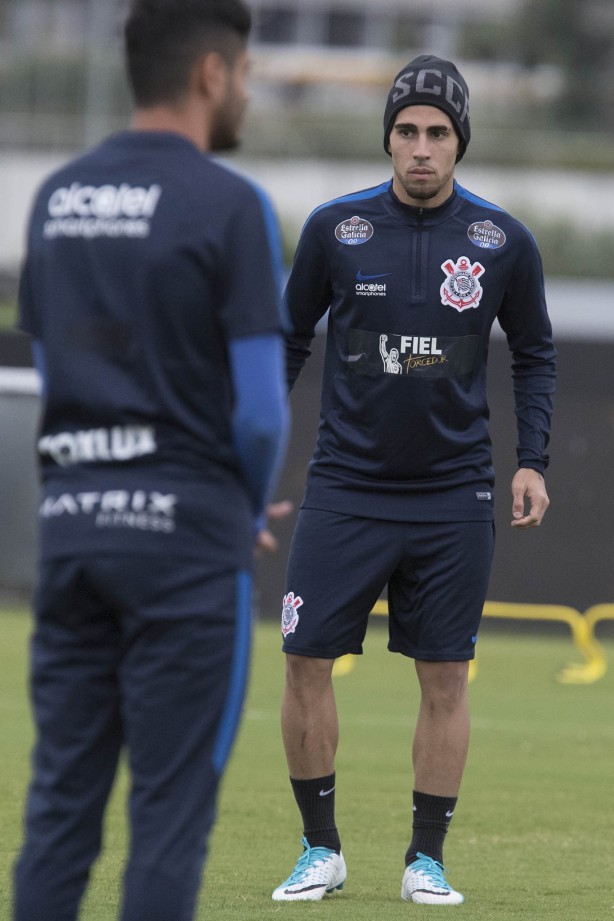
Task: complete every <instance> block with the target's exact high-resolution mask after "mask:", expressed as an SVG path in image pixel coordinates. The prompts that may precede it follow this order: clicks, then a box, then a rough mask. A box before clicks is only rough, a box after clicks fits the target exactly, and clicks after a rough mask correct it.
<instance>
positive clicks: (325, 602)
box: [282, 508, 494, 662]
mask: <svg viewBox="0 0 614 921" xmlns="http://www.w3.org/2000/svg"><path fill="white" fill-rule="evenodd" d="M493 550H494V523H493V522H492V521H469V522H401V521H382V520H379V519H374V518H356V517H353V516H349V515H341V514H338V513H336V512H327V511H321V510H318V509H309V508H307V509H302V510H301V512H300V514H299V518H298V522H297V526H296V530H295V532H294V537H293V540H292V545H291V548H290V557H289V560H288V571H287V577H286V593H285V596H284V601H283V612H282V633H283V635H284V644H283V649H284V652H289V653H294V654H295V655H302V656H314V657H317V658H324V659H336V658H338V657H339V656H343V655H346V654H348V653H352V654H353V655H360V654H361V653H362V643H363V640H364V638H365V634H366V631H367V624H368V621H369V613H370V612H371V610H372V608H373V606H374V604H375V603H376V601H377V600H378V598H380V596H381V595H382V593H383V592H384V590H385V588H386V586H388V608H389V618H388V629H389V642H388V649H390V650H391V651H392V652H400V653H403V655H406V656H411V657H412V658H414V659H419V660H423V661H444V662H445V661H463V660H466V659H472V658H473V657H474V654H475V653H474V648H475V643H476V639H477V632H478V627H479V624H480V619H481V616H482V609H483V607H484V601H485V599H486V592H487V589H488V580H489V576H490V568H491V563H492V556H493Z"/></svg>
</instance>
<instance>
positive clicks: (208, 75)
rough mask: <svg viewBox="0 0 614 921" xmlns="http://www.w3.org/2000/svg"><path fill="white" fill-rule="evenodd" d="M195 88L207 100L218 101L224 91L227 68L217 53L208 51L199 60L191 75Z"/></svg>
mask: <svg viewBox="0 0 614 921" xmlns="http://www.w3.org/2000/svg"><path fill="white" fill-rule="evenodd" d="M193 78H194V83H195V88H196V89H197V90H198V92H199V93H202V94H203V95H204V96H206V97H207V98H209V99H219V98H221V96H223V94H224V92H225V90H226V82H227V78H228V67H227V64H226V61H225V59H224V58H223V56H222V55H221V54H220V53H219V51H208V52H207V54H203V56H202V57H201V58H199V60H198V62H197V63H196V65H195V67H194V73H193Z"/></svg>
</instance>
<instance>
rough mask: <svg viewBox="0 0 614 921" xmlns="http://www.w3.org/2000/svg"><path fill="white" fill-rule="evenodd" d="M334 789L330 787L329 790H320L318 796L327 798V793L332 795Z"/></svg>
mask: <svg viewBox="0 0 614 921" xmlns="http://www.w3.org/2000/svg"><path fill="white" fill-rule="evenodd" d="M334 789H335V788H334V787H331V788H330V790H320V796H328V795H329V793H332V792H333V790H334Z"/></svg>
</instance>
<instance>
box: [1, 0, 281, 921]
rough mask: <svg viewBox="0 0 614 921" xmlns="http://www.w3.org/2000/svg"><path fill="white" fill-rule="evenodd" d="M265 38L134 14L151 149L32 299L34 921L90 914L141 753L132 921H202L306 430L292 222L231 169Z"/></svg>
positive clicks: (51, 215)
mask: <svg viewBox="0 0 614 921" xmlns="http://www.w3.org/2000/svg"><path fill="white" fill-rule="evenodd" d="M250 25H251V18H250V13H249V10H248V8H247V7H246V6H245V5H244V3H243V2H242V0H134V2H133V3H132V5H131V8H130V11H129V15H128V19H127V23H126V27H125V39H126V58H127V67H128V74H129V79H130V83H131V87H132V90H133V95H134V98H135V112H134V117H133V120H132V124H131V130H127V131H122V132H120V133H118V134H115V135H113V136H111V137H109V138H108V139H107V140H105V141H104V142H103V143H102V144H101V145H100V146H98V147H96V148H95V149H93V150H91V151H89V152H87V153H85V154H84V155H83V156H80V157H79V158H78V159H75V160H73V161H72V162H71V163H69V164H68V165H67V166H65V167H64V168H62V169H60V170H59V171H58V172H56V173H55V175H53V176H51V178H50V179H48V180H47V181H46V182H45V183H44V185H43V186H42V188H41V190H40V192H39V194H38V195H37V197H36V200H35V203H34V208H33V213H32V218H31V222H30V227H29V235H28V252H27V259H26V263H25V267H24V271H23V276H22V284H21V292H20V300H21V326H22V328H23V329H24V330H26V331H27V332H28V333H30V334H31V336H32V337H33V342H34V353H35V361H36V364H37V367H38V368H39V370H40V372H41V376H42V381H43V392H44V407H43V416H42V429H41V433H40V440H39V442H38V450H39V455H40V463H41V473H42V482H43V498H42V504H41V509H40V526H41V527H40V531H41V547H40V554H41V561H40V572H39V580H38V588H37V593H36V600H35V613H36V625H35V633H34V637H33V643H32V663H31V669H32V696H33V708H34V716H35V723H36V746H35V751H34V756H33V778H32V783H31V786H30V790H29V795H28V801H27V809H26V828H25V842H24V845H23V849H22V851H21V854H20V856H19V858H18V861H17V864H16V869H15V898H14V918H15V921H74V919H75V918H76V917H77V914H78V909H79V903H80V901H81V898H82V896H83V893H84V890H85V887H86V884H87V880H88V876H89V872H90V868H91V865H92V863H93V861H94V860H95V858H96V856H97V855H98V853H99V850H100V846H101V826H102V820H103V814H104V810H105V806H106V803H107V799H108V796H109V791H110V790H111V787H112V784H113V780H114V777H115V774H116V769H117V764H118V758H119V755H120V751H121V750H122V748H123V747H125V749H126V754H127V759H128V766H129V770H130V776H131V787H130V794H129V820H130V833H131V834H130V851H129V856H128V861H127V866H126V868H125V875H124V886H123V898H122V907H121V918H122V919H123V921H190V919H192V918H193V916H194V911H195V904H196V898H197V894H198V890H199V885H200V880H201V873H202V868H203V864H204V860H205V854H206V848H207V841H208V837H209V833H210V831H211V827H212V824H213V821H214V813H215V802H216V793H217V789H218V785H219V781H220V777H221V775H222V773H223V770H224V766H225V764H226V761H227V758H228V755H229V752H230V749H231V746H232V742H233V739H234V736H235V731H236V728H237V724H238V720H239V716H240V711H241V706H242V701H243V696H244V689H245V683H246V674H247V666H248V658H249V650H250V613H251V612H250V587H251V570H252V562H253V551H254V545H255V544H257V545H260V546H262V547H263V548H264V549H267V548H271V546H272V545H273V544H274V543H275V539H274V538H273V535H272V534H271V532H270V531H268V530H267V528H266V524H265V520H266V514H265V507H266V506H265V504H266V503H267V501H268V500H269V498H270V496H271V492H272V490H273V488H274V484H275V481H276V477H277V472H278V470H279V467H280V463H281V460H282V455H283V450H284V446H285V439H286V429H287V425H288V417H287V408H286V402H287V396H286V388H285V380H284V361H283V334H282V328H281V320H280V316H281V314H280V294H281V287H280V285H281V275H280V273H279V268H280V265H281V259H280V246H279V239H278V232H277V224H276V219H275V217H274V215H273V213H272V209H271V207H270V205H269V203H268V200H267V199H266V198H265V197H264V195H263V194H262V193H261V192H260V191H259V190H258V189H257V188H255V187H253V186H252V185H251V184H250V183H248V182H246V181H245V180H244V179H242V178H240V177H239V176H237V175H235V173H234V172H231V171H229V170H227V169H226V168H225V167H223V166H221V165H220V164H218V163H216V162H215V160H213V159H212V158H211V157H210V156H208V155H207V154H208V152H209V151H221V150H226V149H230V148H232V147H234V146H235V145H236V144H237V142H238V133H239V129H240V124H241V119H242V115H243V111H244V107H245V103H246V88H245V77H246V69H247V51H246V41H247V37H248V33H249V30H250ZM280 505H283V504H281V503H279V504H278V506H277V507H276V511H277V512H283V511H284V509H283V508H279V506H280Z"/></svg>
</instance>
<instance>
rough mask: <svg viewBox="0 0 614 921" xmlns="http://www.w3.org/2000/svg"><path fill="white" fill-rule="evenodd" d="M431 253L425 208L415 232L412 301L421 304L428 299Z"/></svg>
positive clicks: (421, 210)
mask: <svg viewBox="0 0 614 921" xmlns="http://www.w3.org/2000/svg"><path fill="white" fill-rule="evenodd" d="M428 255H429V232H428V229H426V228H425V227H424V208H420V212H419V214H418V226H417V227H416V229H415V230H414V232H413V243H412V279H411V303H412V304H420V303H424V301H425V300H426V281H427V271H428Z"/></svg>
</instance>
